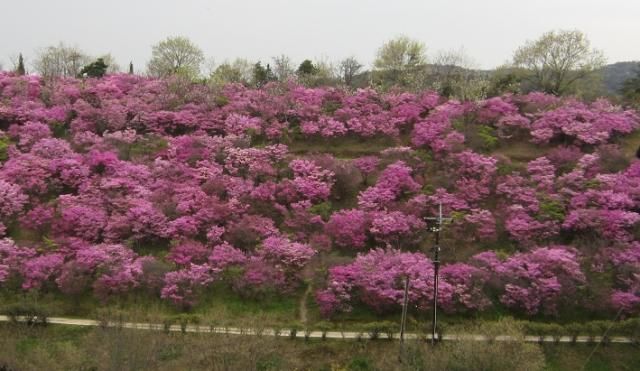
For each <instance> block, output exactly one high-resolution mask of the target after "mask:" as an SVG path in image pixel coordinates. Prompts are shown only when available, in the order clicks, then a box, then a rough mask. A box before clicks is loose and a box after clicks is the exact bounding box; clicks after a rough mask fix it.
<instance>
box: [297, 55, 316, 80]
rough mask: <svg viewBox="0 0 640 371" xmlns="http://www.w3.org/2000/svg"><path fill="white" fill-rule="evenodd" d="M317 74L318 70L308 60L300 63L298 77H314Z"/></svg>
mask: <svg viewBox="0 0 640 371" xmlns="http://www.w3.org/2000/svg"><path fill="white" fill-rule="evenodd" d="M317 72H318V69H317V68H316V66H314V65H313V62H311V60H310V59H305V60H304V61H302V63H300V66H298V76H305V75H306V76H308V75H315V74H316V73H317Z"/></svg>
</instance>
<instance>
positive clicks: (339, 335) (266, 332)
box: [0, 316, 634, 344]
mask: <svg viewBox="0 0 640 371" xmlns="http://www.w3.org/2000/svg"><path fill="white" fill-rule="evenodd" d="M8 321H10V319H9V317H7V316H0V322H8ZM47 323H50V324H56V325H67V326H94V327H96V326H102V325H104V324H103V323H100V322H99V321H96V320H91V319H76V318H61V317H49V318H48V319H47ZM107 326H109V327H123V328H130V329H137V330H155V331H159V330H165V327H164V325H162V324H157V323H136V322H110V323H108V324H107ZM168 330H169V331H172V332H181V331H182V328H181V326H180V325H172V326H170V327H169V329H168ZM185 331H186V332H199V333H215V334H230V335H252V336H258V335H260V336H279V337H288V338H292V337H295V338H300V339H304V338H312V339H321V338H323V333H322V331H309V332H305V331H304V330H298V331H297V332H296V333H295V334H294V335H293V336H292V334H291V330H289V329H282V330H279V331H276V330H275V329H273V328H265V329H256V328H239V327H215V326H202V325H187V326H186V328H185ZM370 337H371V335H370V334H369V333H367V332H356V331H344V332H343V331H328V332H326V333H325V334H324V338H326V339H343V340H353V339H369V338H370ZM378 338H380V339H388V338H389V335H388V334H384V333H381V334H379V335H378ZM392 338H393V339H396V340H397V339H399V338H400V334H399V333H394V334H392ZM405 338H406V339H418V338H420V339H426V340H430V339H431V334H428V335H418V334H415V333H405ZM572 339H573V338H572V337H571V336H561V337H559V338H558V337H555V338H554V337H553V336H545V337H542V338H541V337H540V336H525V337H524V341H527V342H536V343H537V342H541V341H542V342H547V343H552V342H559V343H571V342H572V341H573V340H572ZM442 340H446V341H462V340H466V341H489V340H493V341H515V340H519V339H518V338H514V337H512V336H497V337H495V338H494V339H490V338H489V337H487V336H484V335H475V334H445V335H443V336H442ZM600 340H602V337H600V336H595V337H593V338H592V337H589V336H578V338H577V339H576V342H578V343H588V342H599V341H600ZM609 342H611V343H626V344H628V343H633V342H634V341H633V339H631V338H628V337H621V336H612V337H610V338H609Z"/></svg>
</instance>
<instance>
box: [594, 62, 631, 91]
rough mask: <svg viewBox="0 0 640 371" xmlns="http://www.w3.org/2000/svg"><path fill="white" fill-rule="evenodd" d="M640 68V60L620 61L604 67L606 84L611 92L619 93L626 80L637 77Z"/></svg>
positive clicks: (603, 72)
mask: <svg viewBox="0 0 640 371" xmlns="http://www.w3.org/2000/svg"><path fill="white" fill-rule="evenodd" d="M638 70H640V61H634V62H618V63H614V64H608V65H606V66H604V67H603V68H602V75H603V76H602V78H603V81H604V86H605V88H606V89H607V92H608V93H609V94H618V93H619V91H620V88H621V87H622V84H623V83H624V82H625V80H627V79H630V78H632V77H635V76H636V75H637V73H638Z"/></svg>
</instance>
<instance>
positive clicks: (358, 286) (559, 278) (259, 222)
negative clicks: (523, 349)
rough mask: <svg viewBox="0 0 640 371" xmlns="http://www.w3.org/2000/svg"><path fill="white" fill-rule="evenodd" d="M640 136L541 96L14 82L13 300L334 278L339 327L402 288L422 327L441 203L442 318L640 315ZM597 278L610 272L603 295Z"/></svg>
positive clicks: (7, 279)
mask: <svg viewBox="0 0 640 371" xmlns="http://www.w3.org/2000/svg"><path fill="white" fill-rule="evenodd" d="M639 123H640V119H639V117H638V114H637V113H635V112H633V111H630V110H625V109H623V108H621V107H618V106H614V105H612V104H610V103H608V102H606V101H605V100H597V101H595V102H592V103H585V102H579V101H577V100H575V99H572V98H559V97H554V96H549V95H546V94H542V93H530V94H527V95H504V96H501V97H493V98H489V99H486V100H482V101H477V102H459V101H454V100H449V99H447V98H445V97H441V96H439V95H438V94H436V93H435V92H419V93H409V92H402V91H391V92H378V91H376V90H374V89H360V90H357V91H348V90H345V89H341V88H325V87H317V88H307V87H303V86H300V85H298V84H296V83H295V82H293V81H291V82H288V83H269V84H266V85H265V86H263V87H261V88H250V87H246V86H243V85H241V84H229V85H226V86H224V87H220V88H219V89H212V88H211V87H209V86H207V85H206V84H199V83H192V82H189V81H187V80H184V79H181V78H167V79H153V78H148V77H142V76H135V75H128V74H114V75H108V76H106V77H104V78H102V79H92V78H88V79H83V80H80V79H73V78H69V79H64V80H59V81H55V83H54V84H49V83H46V84H45V82H44V81H43V80H42V79H40V78H39V77H37V76H17V75H15V74H12V73H4V72H1V73H0V139H2V145H3V147H2V148H1V152H0V155H1V156H0V237H5V236H11V238H4V239H2V240H1V241H2V242H1V243H0V285H1V286H2V287H3V289H4V288H5V287H6V288H7V289H10V290H34V291H35V290H40V291H47V292H51V291H53V292H59V293H61V294H63V295H83V294H86V293H88V292H90V293H92V294H93V295H94V296H96V297H97V298H99V299H100V300H103V301H106V300H111V299H112V298H118V297H120V296H126V295H129V294H131V293H138V292H145V293H148V294H151V295H156V296H160V297H162V298H164V299H165V300H167V301H170V302H172V303H174V304H176V305H177V306H179V307H181V308H184V309H186V308H190V307H193V306H195V305H197V303H198V299H199V298H200V297H201V295H203V294H204V292H205V291H206V290H208V289H210V288H211V287H212V286H213V283H214V282H218V283H219V284H220V285H226V286H227V287H230V288H232V289H233V290H236V291H237V292H238V293H239V294H240V295H243V296H258V297H267V296H268V295H288V294H291V293H292V292H295V289H296V288H297V287H299V285H300V284H301V283H302V281H303V276H305V275H309V274H311V275H317V272H319V271H322V269H320V268H322V267H324V265H325V264H329V266H327V267H326V268H327V269H328V280H327V281H326V286H325V287H318V292H317V299H318V302H319V303H320V306H321V308H322V310H323V313H325V314H329V313H338V312H340V311H344V310H348V309H349V308H350V307H354V306H366V307H370V308H372V309H374V310H376V311H381V312H383V311H395V310H398V309H399V305H400V301H399V300H400V296H401V292H402V287H403V286H402V285H403V279H404V277H405V276H407V275H408V276H410V277H411V279H412V280H415V286H412V289H411V303H412V305H413V304H415V305H418V308H419V309H420V310H427V309H428V307H429V305H430V304H429V303H430V299H429V298H430V295H431V294H432V293H431V292H430V290H431V288H430V287H431V286H430V280H431V279H432V278H433V271H432V262H431V261H430V260H429V259H428V258H426V257H425V256H424V255H422V254H420V253H416V252H415V251H416V250H417V249H423V248H425V247H426V245H428V244H430V243H431V240H429V238H430V237H431V235H430V234H429V231H428V228H427V227H428V224H427V223H426V219H425V218H427V217H433V216H434V215H435V213H436V212H438V210H439V206H440V205H442V208H443V212H444V213H445V215H446V216H451V217H452V220H451V222H450V223H448V224H447V225H446V226H445V228H444V235H443V244H444V245H445V249H443V260H444V261H445V264H443V266H442V291H441V295H442V297H441V302H442V306H443V309H444V310H446V311H449V312H454V313H458V312H474V311H481V310H483V309H485V308H487V307H489V306H490V305H494V306H500V307H502V308H507V309H509V310H512V311H514V312H516V313H520V314H522V315H533V314H542V315H555V314H557V313H559V312H562V311H563V310H567V311H570V310H572V309H573V308H575V307H576V306H578V305H581V304H582V303H581V302H580V300H581V299H583V298H584V297H587V298H588V297H590V296H588V295H587V294H584V295H583V292H585V291H586V292H588V293H589V294H593V295H594V296H593V297H596V296H597V297H602V298H605V297H608V298H609V299H610V300H609V303H608V304H610V307H611V308H614V309H617V310H619V309H623V311H624V313H625V315H634V314H637V313H638V312H639V311H640V305H639V304H638V301H639V300H638V295H637V291H638V284H637V283H638V280H637V272H636V270H635V267H636V266H637V264H638V262H637V259H635V256H636V255H637V254H636V253H635V252H636V241H637V240H638V238H640V234H639V228H640V227H639V226H640V162H638V161H633V159H632V158H630V157H629V156H628V154H626V153H625V151H624V150H623V148H626V147H625V144H626V142H625V141H626V140H627V137H626V136H627V135H629V134H633V133H634V132H635V131H636V130H638V128H639V125H640V124H639ZM479 134H482V135H484V137H485V139H487V140H493V141H494V142H495V143H494V144H495V146H494V147H492V148H491V149H488V148H480V147H479V146H478V145H476V144H475V142H476V141H477V137H478V135H479ZM367 141H372V142H371V143H372V145H373V144H375V146H376V147H373V146H372V147H371V148H375V152H374V150H373V149H372V150H369V147H366V149H367V150H366V151H360V150H361V148H362V147H363V146H362V145H365V144H367ZM525 141H528V142H531V143H532V144H531V145H530V146H526V147H522V148H520V146H523V144H522V142H525ZM307 142H313V143H316V144H317V143H325V144H326V146H325V149H323V150H322V151H320V152H323V153H310V151H308V149H307V148H306V147H305V145H304V144H306V143H307ZM358 142H362V145H360V144H359V145H358V146H356V147H355V148H349V151H345V150H344V148H343V147H344V146H346V145H345V143H358ZM378 146H382V148H379V147H378ZM290 148H291V150H290ZM519 149H526V151H523V152H526V153H522V154H520V153H516V152H518V151H517V150H519ZM511 150H516V151H511ZM529 152H531V153H529ZM352 155H353V156H352ZM334 156H337V157H338V158H336V157H334ZM352 157H353V158H352ZM448 246H451V247H455V248H456V250H455V251H456V254H449V253H448V250H447V249H446V247H448ZM498 248H501V249H505V250H506V251H511V252H514V251H517V252H515V253H511V255H510V256H508V257H505V256H503V254H502V253H500V254H497V253H495V252H492V250H494V249H498ZM134 251H136V252H139V253H140V254H142V252H143V251H144V255H139V254H138V253H136V252H134ZM355 251H357V252H359V253H360V255H358V256H357V257H356V258H355V259H354V258H353V255H352V254H354V252H355ZM474 254H476V255H475V257H474V258H471V259H469V260H465V259H463V261H452V260H449V259H451V258H452V257H453V256H471V255H474ZM327 257H329V258H327ZM499 257H500V258H499ZM334 259H335V260H337V261H340V262H341V263H340V264H338V265H334V263H333V262H334V261H335V260H334ZM314 263H315V264H314ZM311 264H314V265H313V267H314V268H318V269H308V267H309V266H310V265H311ZM596 269H601V270H602V269H606V270H609V271H610V272H607V273H610V274H607V276H606V278H602V279H601V281H598V282H597V285H595V284H594V283H595V282H594V281H593V280H594V279H595V278H593V277H595V276H597V275H598V274H600V272H598V271H596ZM592 271H593V272H592ZM592 273H593V274H592ZM598 277H600V276H598ZM305 278H309V277H305ZM314 278H318V277H316V276H314ZM318 281H319V280H318ZM217 285H218V284H216V285H215V286H216V287H217ZM318 286H321V285H318ZM314 287H317V286H314ZM596 307H597V306H595V305H591V306H589V308H590V309H589V310H592V311H594V315H598V314H599V313H600V312H598V310H599V309H597V308H596ZM593 308H596V309H593Z"/></svg>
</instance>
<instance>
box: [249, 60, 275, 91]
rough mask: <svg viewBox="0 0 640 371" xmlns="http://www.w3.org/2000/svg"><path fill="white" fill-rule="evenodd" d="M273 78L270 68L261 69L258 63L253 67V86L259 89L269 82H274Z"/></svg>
mask: <svg viewBox="0 0 640 371" xmlns="http://www.w3.org/2000/svg"><path fill="white" fill-rule="evenodd" d="M275 79H276V78H275V76H274V74H273V72H272V71H271V66H269V65H268V64H267V67H262V64H261V63H260V62H258V63H256V64H254V65H253V85H255V86H257V87H261V86H263V85H264V84H266V83H268V82H269V81H273V80H275Z"/></svg>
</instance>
